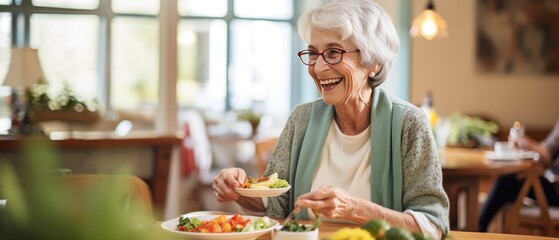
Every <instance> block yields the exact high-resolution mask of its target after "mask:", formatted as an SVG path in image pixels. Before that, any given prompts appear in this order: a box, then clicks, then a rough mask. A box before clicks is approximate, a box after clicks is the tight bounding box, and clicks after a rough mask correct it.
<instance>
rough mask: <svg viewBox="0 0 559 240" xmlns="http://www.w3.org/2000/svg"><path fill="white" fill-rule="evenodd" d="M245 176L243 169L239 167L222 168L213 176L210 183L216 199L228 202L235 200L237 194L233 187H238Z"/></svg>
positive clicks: (237, 196)
mask: <svg viewBox="0 0 559 240" xmlns="http://www.w3.org/2000/svg"><path fill="white" fill-rule="evenodd" d="M246 177H247V175H246V172H245V170H243V169H241V168H225V169H222V170H221V171H220V172H219V174H218V175H217V176H215V178H214V182H213V184H212V188H213V190H214V194H215V198H216V199H217V201H219V202H228V201H234V200H237V199H238V198H239V194H238V193H237V192H236V191H235V188H236V187H240V186H241V185H242V184H243V182H244V181H245V179H246Z"/></svg>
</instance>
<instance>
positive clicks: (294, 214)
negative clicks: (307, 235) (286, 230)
mask: <svg viewBox="0 0 559 240" xmlns="http://www.w3.org/2000/svg"><path fill="white" fill-rule="evenodd" d="M300 211H301V208H300V207H295V208H294V209H293V211H291V212H290V213H289V215H287V218H285V220H284V221H283V224H282V225H283V226H285V224H287V223H289V222H291V220H293V218H294V217H295V216H296V215H297V213H299V212H300Z"/></svg>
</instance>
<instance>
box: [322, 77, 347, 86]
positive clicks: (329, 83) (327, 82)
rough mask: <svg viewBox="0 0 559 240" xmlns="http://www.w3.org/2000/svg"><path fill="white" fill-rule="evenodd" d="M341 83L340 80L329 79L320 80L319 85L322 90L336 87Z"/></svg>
mask: <svg viewBox="0 0 559 240" xmlns="http://www.w3.org/2000/svg"><path fill="white" fill-rule="evenodd" d="M341 81H342V78H330V79H325V80H320V85H321V86H322V88H333V87H335V86H336V85H338V83H340V82H341Z"/></svg>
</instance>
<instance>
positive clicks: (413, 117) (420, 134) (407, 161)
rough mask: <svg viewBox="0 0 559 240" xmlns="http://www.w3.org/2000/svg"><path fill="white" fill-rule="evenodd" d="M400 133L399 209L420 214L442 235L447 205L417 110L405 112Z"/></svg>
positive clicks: (434, 150) (423, 120) (426, 128)
mask: <svg viewBox="0 0 559 240" xmlns="http://www.w3.org/2000/svg"><path fill="white" fill-rule="evenodd" d="M404 116H405V117H404V122H403V129H402V161H403V163H402V164H403V171H404V176H403V200H402V202H403V208H404V209H411V210H413V211H416V212H421V213H423V214H425V216H426V217H427V218H428V219H429V220H430V221H431V222H432V223H433V224H434V225H436V226H437V227H438V228H439V229H440V230H441V232H442V233H443V234H444V235H446V234H447V233H448V229H449V221H448V209H449V201H448V196H447V195H446V193H445V191H444V189H443V187H442V170H441V164H440V162H439V158H438V153H437V147H436V144H435V141H434V138H433V135H432V132H431V128H430V127H429V122H428V120H427V117H426V116H425V114H424V113H423V112H422V111H421V109H419V108H416V107H411V108H408V110H407V111H406V113H405V115H404Z"/></svg>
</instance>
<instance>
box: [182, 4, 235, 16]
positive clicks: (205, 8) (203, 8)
mask: <svg viewBox="0 0 559 240" xmlns="http://www.w3.org/2000/svg"><path fill="white" fill-rule="evenodd" d="M177 5H178V6H177V7H178V10H179V14H180V15H183V16H189V15H190V16H209V17H222V16H225V14H227V0H204V1H200V0H179V1H178V3H177Z"/></svg>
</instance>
